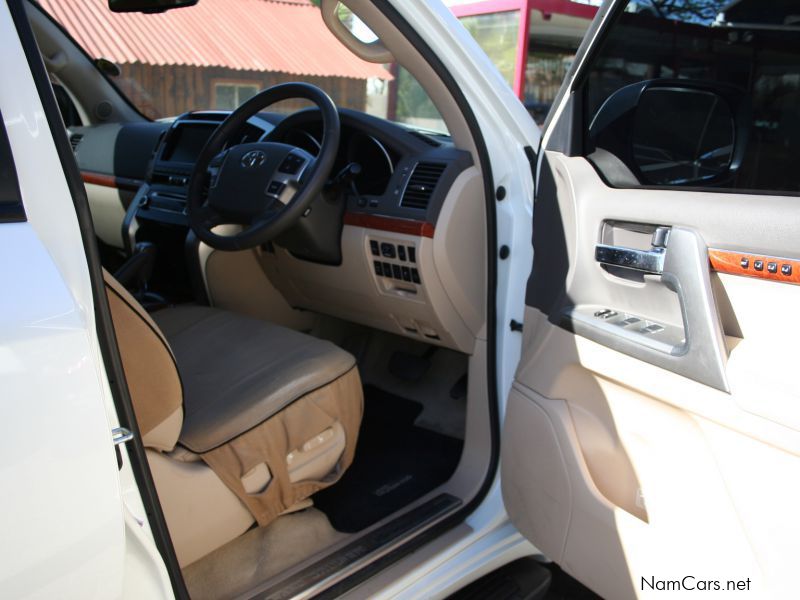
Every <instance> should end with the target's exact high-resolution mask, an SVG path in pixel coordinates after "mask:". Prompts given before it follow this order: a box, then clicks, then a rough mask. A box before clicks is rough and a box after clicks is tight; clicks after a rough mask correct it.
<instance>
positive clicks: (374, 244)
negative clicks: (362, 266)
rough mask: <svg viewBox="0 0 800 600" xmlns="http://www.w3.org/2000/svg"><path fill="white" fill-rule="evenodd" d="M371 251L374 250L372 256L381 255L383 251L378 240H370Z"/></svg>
mask: <svg viewBox="0 0 800 600" xmlns="http://www.w3.org/2000/svg"><path fill="white" fill-rule="evenodd" d="M369 251H370V252H372V256H380V255H381V251H380V249H379V248H378V242H376V241H375V240H370V241H369Z"/></svg>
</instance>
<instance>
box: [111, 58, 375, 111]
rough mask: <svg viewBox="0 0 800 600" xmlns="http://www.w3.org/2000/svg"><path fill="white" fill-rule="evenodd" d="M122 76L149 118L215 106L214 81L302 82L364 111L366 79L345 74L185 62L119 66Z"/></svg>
mask: <svg viewBox="0 0 800 600" xmlns="http://www.w3.org/2000/svg"><path fill="white" fill-rule="evenodd" d="M120 68H121V70H122V76H121V77H119V78H117V79H116V81H115V83H117V85H119V87H120V89H122V91H123V92H124V93H125V94H126V95H127V96H128V97H129V98H130V99H131V100H133V102H134V104H136V106H137V107H139V109H140V110H142V112H144V113H145V114H146V115H147V116H148V117H150V118H152V119H158V118H161V117H169V116H174V115H179V114H181V113H183V112H186V111H188V110H202V109H213V108H218V107H216V106H214V92H213V88H214V84H215V83H216V82H220V83H239V84H255V85H257V86H259V88H260V89H264V88H266V87H269V86H271V85H274V84H276V83H284V82H287V81H305V82H308V83H313V84H314V85H317V86H319V87H320V88H322V89H323V90H325V91H326V92H327V93H328V94H329V95H330V96H331V98H333V100H334V102H336V104H337V105H338V106H340V107H343V108H353V109H356V110H364V108H365V107H366V103H367V95H366V88H367V85H366V83H367V82H366V81H365V80H364V79H352V78H347V77H310V76H305V75H292V74H289V73H278V72H263V71H240V70H236V69H228V68H224V67H194V66H188V65H164V66H160V65H145V64H141V63H128V64H123V65H120ZM303 106H308V104H307V103H304V102H303V101H299V102H292V101H287V102H283V103H281V104H280V106H277V107H276V108H277V109H278V110H280V111H281V112H290V111H292V110H296V109H297V108H300V107H303Z"/></svg>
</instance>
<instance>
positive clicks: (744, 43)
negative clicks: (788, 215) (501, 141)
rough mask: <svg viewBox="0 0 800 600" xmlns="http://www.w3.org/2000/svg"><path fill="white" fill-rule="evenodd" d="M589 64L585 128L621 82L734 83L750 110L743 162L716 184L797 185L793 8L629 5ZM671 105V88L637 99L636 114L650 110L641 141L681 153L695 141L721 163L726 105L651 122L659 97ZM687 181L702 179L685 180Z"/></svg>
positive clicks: (721, 3)
mask: <svg viewBox="0 0 800 600" xmlns="http://www.w3.org/2000/svg"><path fill="white" fill-rule="evenodd" d="M593 60H594V66H593V68H592V70H591V71H590V74H589V77H588V79H587V80H586V83H585V87H584V93H585V101H586V107H587V111H586V119H587V122H586V126H587V128H588V126H589V124H590V123H591V121H592V118H593V117H594V115H595V114H596V113H597V111H598V110H599V109H600V107H601V106H602V105H603V103H604V102H605V101H606V100H607V99H608V98H609V96H611V95H612V94H613V93H614V92H616V91H617V90H619V89H620V88H622V87H624V86H626V85H628V84H632V83H636V82H642V81H647V80H652V79H670V80H676V79H687V80H695V81H704V82H710V83H716V84H720V85H726V86H729V87H730V86H732V87H733V88H735V89H737V90H739V91H740V93H741V95H742V96H743V97H744V98H745V99H746V103H747V106H748V111H747V118H746V127H745V131H746V132H747V135H746V138H745V136H741V139H746V140H747V141H746V144H745V146H744V148H745V151H744V154H743V158H742V162H741V166H740V167H739V168H738V170H737V171H736V173H735V174H734V176H733V178H732V179H729V180H726V181H725V182H724V187H726V188H736V189H746V190H764V191H775V192H798V191H800V169H798V168H797V166H796V157H797V156H798V152H799V151H800V4H796V3H793V2H780V1H778V0H739V1H738V2H731V0H636V1H631V2H629V3H628V5H627V6H626V9H625V11H624V12H623V13H621V14H620V16H619V17H618V20H617V23H616V25H615V26H614V27H613V28H612V29H611V30H610V32H609V35H608V37H607V38H606V40H605V41H604V43H603V45H602V47H601V49H600V52H599V54H598V55H596V57H595V58H594V59H593ZM679 101H680V100H679V98H678V95H675V94H673V95H672V97H671V98H668V97H667V96H666V95H663V96H661V97H656V96H652V97H651V98H650V99H649V102H648V103H649V106H643V105H642V104H640V107H639V108H640V110H642V111H645V110H646V111H649V113H650V115H651V119H652V120H651V121H650V123H649V125H648V126H646V127H645V125H647V124H645V123H642V122H640V123H639V124H640V125H641V126H642V127H643V129H642V132H640V134H641V135H644V134H645V132H646V137H647V138H648V145H650V146H655V147H658V148H665V147H666V146H668V145H669V144H672V145H673V148H672V150H674V151H675V152H678V154H680V153H681V152H685V151H686V149H687V148H691V147H692V145H693V144H695V150H696V148H697V146H696V144H701V145H704V146H705V148H706V150H707V151H708V152H713V153H715V155H716V156H717V157H718V158H719V157H720V156H722V157H724V158H725V159H726V160H727V158H729V157H725V156H724V155H725V152H726V148H725V140H726V136H729V135H730V131H729V127H730V121H729V119H728V114H727V113H725V112H724V110H725V109H724V108H723V107H720V108H719V110H717V109H715V110H710V108H709V107H706V108H705V109H703V110H700V108H702V107H697V110H695V111H688V112H687V113H686V115H687V116H686V119H685V120H679V121H678V122H673V123H670V122H669V121H663V122H659V120H658V118H657V117H655V116H654V115H656V114H657V113H661V114H663V113H664V111H663V110H656V109H657V107H656V106H655V104H657V103H658V102H662V103H664V102H667V103H668V104H669V106H671V107H672V108H673V109H674V108H675V106H676V105H675V102H679ZM710 101H711V100H710ZM665 106H666V105H665ZM662 108H663V107H662ZM637 118H638V116H637ZM706 118H709V119H710V120H709V121H708V124H709V128H707V129H703V127H701V126H699V125H698V124H697V123H698V122H699V121H697V120H698V119H699V120H700V121H703V119H706ZM693 123H694V124H693ZM701 131H705V132H706V135H705V137H704V139H702V140H700V139H697V138H694V137H691V134H692V132H697V136H698V137H699V132H701ZM687 134H688V135H689V136H690V137H688V138H687V137H686V136H687ZM656 138H660V139H656ZM589 150H590V151H591V148H589ZM650 158H652V157H650ZM720 160H722V159H721V158H720ZM673 175H674V174H673ZM679 179H680V177H671V176H668V175H665V177H664V179H663V183H664V184H670V185H680V182H679ZM701 179H702V177H701ZM691 185H693V186H697V185H703V183H702V182H700V183H698V182H697V180H696V179H693V180H692V183H691ZM708 185H714V184H712V183H709V184H708ZM717 185H718V184H717Z"/></svg>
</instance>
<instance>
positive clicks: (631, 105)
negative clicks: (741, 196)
mask: <svg viewBox="0 0 800 600" xmlns="http://www.w3.org/2000/svg"><path fill="white" fill-rule="evenodd" d="M745 98H746V96H745V94H744V93H743V92H741V91H740V90H738V89H735V88H732V87H729V86H721V85H717V84H713V83H708V82H704V81H690V80H665V79H657V80H651V81H645V82H640V83H636V84H633V85H629V86H626V87H624V88H621V89H619V90H617V91H616V92H615V93H614V94H612V95H611V96H610V97H609V98H608V99H607V100H606V102H605V103H604V104H603V106H601V107H600V110H598V112H597V114H596V115H595V118H594V119H593V121H592V124H591V125H590V128H589V137H590V139H591V140H592V141H593V142H594V144H595V147H596V148H600V149H603V150H607V151H608V152H610V153H612V154H613V155H614V156H616V157H617V158H618V159H620V160H621V161H622V162H623V163H625V165H626V166H627V167H628V168H629V169H630V171H631V172H632V173H633V174H634V175H635V176H636V178H637V179H638V183H640V184H645V185H714V184H717V185H718V184H722V183H725V182H727V181H729V180H730V179H731V178H732V177H733V175H734V174H735V173H736V171H737V170H738V168H739V166H740V165H741V161H742V157H743V156H744V151H745V146H746V143H747V137H748V131H749V125H748V123H749V119H748V113H749V104H748V103H747V102H746V100H745Z"/></svg>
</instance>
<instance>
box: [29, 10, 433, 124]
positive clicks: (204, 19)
mask: <svg viewBox="0 0 800 600" xmlns="http://www.w3.org/2000/svg"><path fill="white" fill-rule="evenodd" d="M40 4H41V6H42V8H43V9H44V10H45V11H46V12H48V13H49V14H50V15H51V16H52V17H53V18H54V19H55V20H56V21H57V22H58V23H60V24H61V25H62V26H63V27H64V29H66V31H67V32H68V33H69V34H70V35H71V36H72V37H73V38H74V39H75V41H76V42H77V43H78V44H79V45H80V46H82V47H83V49H84V50H85V51H86V53H87V54H88V55H89V56H90V57H92V58H95V59H101V58H102V59H107V60H109V61H111V62H112V63H115V64H116V65H117V66H118V67H119V75H116V76H111V79H112V81H113V82H114V83H115V84H116V86H117V87H118V88H119V90H120V91H121V92H122V93H123V94H124V95H125V96H127V98H128V99H129V100H130V102H131V103H132V104H133V105H134V106H135V107H136V108H137V109H138V110H139V111H140V112H141V113H142V114H143V115H145V116H147V117H149V118H150V119H168V118H174V117H175V116H177V115H180V114H182V113H184V112H187V111H195V110H232V109H234V108H236V107H238V106H239V105H240V104H242V103H243V102H244V101H246V100H247V99H248V98H251V97H252V96H254V95H255V94H256V93H258V91H260V90H262V89H265V88H267V87H270V86H272V85H275V84H278V83H283V82H287V81H305V82H308V83H312V84H314V85H316V86H318V87H320V88H322V89H323V90H325V91H326V92H327V93H328V94H329V95H330V96H331V98H333V100H334V102H336V104H337V105H338V106H339V107H342V108H350V109H354V110H359V111H363V112H367V113H369V114H372V115H375V116H378V117H381V118H387V119H389V120H394V121H398V122H402V123H406V124H409V125H412V126H415V127H420V128H425V129H430V130H433V131H438V132H446V131H447V129H446V127H445V125H444V121H443V120H442V118H441V116H440V115H439V113H438V111H437V110H436V108H435V107H434V105H433V103H432V102H431V100H430V98H429V97H428V95H427V94H426V93H425V91H424V90H423V89H422V87H421V86H420V85H419V83H417V81H416V80H415V79H414V78H413V76H412V75H411V74H410V73H408V71H406V70H405V69H403V68H402V67H399V66H398V65H396V64H391V65H380V64H374V63H369V62H365V61H363V60H361V59H360V58H358V57H357V56H356V55H354V54H353V53H352V52H350V50H348V49H347V48H346V47H345V46H344V45H343V44H341V43H340V42H339V41H338V40H337V39H336V37H335V36H334V35H333V34H332V33H331V32H330V31H329V30H328V29H327V27H326V26H325V24H324V22H323V20H322V17H321V15H320V10H319V8H318V7H317V6H316V5H315V4H314V3H313V2H311V0H202V1H201V2H198V4H197V5H195V6H192V7H187V8H180V9H176V10H170V11H167V12H165V13H160V14H139V13H125V14H118V13H112V12H111V11H110V10H109V9H108V6H107V4H106V0H82V1H81V2H64V1H63V0H40ZM342 16H343V21H344V20H345V19H347V18H349V19H350V21H351V23H350V24H351V25H352V26H355V27H358V28H361V29H363V30H365V32H366V35H369V34H371V32H369V30H368V28H366V26H365V25H363V23H360V22H359V21H358V20H357V19H355V17H353V16H352V15H350V16H348V15H342ZM373 35H374V34H373ZM104 72H105V73H106V74H109V70H108V69H104ZM302 106H305V104H300V103H292V102H284V103H281V104H278V105H275V107H274V108H271V109H270V110H275V111H276V112H292V111H294V110H297V109H298V108H301V107H302Z"/></svg>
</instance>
